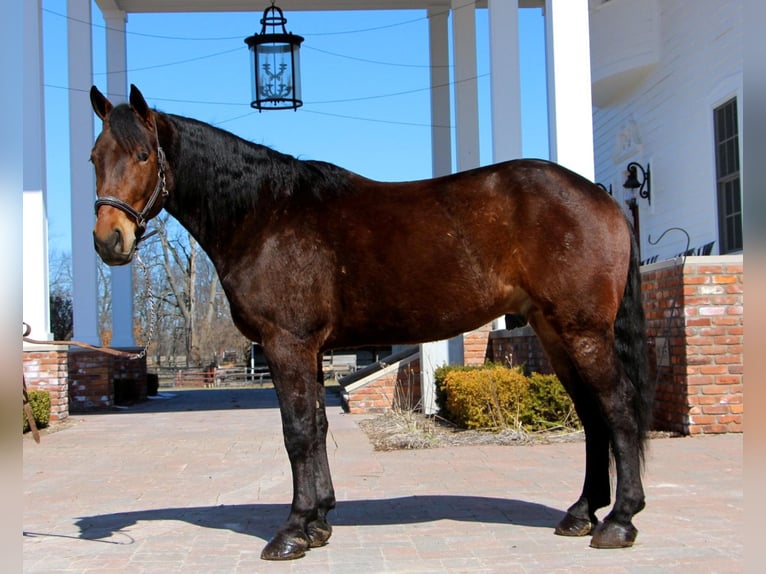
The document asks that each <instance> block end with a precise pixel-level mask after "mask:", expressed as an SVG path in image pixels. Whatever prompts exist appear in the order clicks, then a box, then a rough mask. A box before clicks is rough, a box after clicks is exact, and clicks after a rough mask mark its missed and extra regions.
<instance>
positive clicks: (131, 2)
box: [96, 0, 545, 13]
mask: <svg viewBox="0 0 766 574" xmlns="http://www.w3.org/2000/svg"><path fill="white" fill-rule="evenodd" d="M269 1H270V0H96V4H98V7H99V8H100V9H101V11H102V12H113V11H121V12H127V13H131V12H262V11H263V10H264V8H266V7H268V6H269ZM468 1H470V0H466V2H468ZM544 4H545V0H519V7H521V8H535V7H542V6H543V5H544ZM278 5H279V7H280V8H282V9H283V10H284V11H285V12H297V11H308V10H314V11H323V12H326V11H334V10H407V9H420V10H423V9H426V8H431V7H435V8H449V6H450V0H322V1H321V2H319V1H317V0H279V2H278ZM476 5H477V7H479V8H486V7H487V0H477V2H476Z"/></svg>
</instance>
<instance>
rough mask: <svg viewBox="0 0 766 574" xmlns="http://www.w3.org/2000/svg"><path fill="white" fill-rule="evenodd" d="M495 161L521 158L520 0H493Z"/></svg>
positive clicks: (491, 42) (491, 43)
mask: <svg viewBox="0 0 766 574" xmlns="http://www.w3.org/2000/svg"><path fill="white" fill-rule="evenodd" d="M489 66H490V71H491V77H490V93H491V102H492V104H491V109H492V161H493V162H495V163H498V162H501V161H507V160H510V159H516V158H519V157H521V154H522V152H521V64H520V56H519V7H518V0H489Z"/></svg>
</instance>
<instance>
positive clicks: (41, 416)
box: [21, 391, 51, 432]
mask: <svg viewBox="0 0 766 574" xmlns="http://www.w3.org/2000/svg"><path fill="white" fill-rule="evenodd" d="M27 397H29V406H30V407H32V416H33V417H34V419H35V424H36V425H37V428H39V429H41V428H45V427H47V426H48V422H49V421H50V416H51V396H50V395H49V394H48V392H47V391H28V392H27ZM21 415H22V419H23V421H24V426H23V432H29V430H30V429H29V422H28V421H27V415H26V413H24V411H23V409H22V412H21Z"/></svg>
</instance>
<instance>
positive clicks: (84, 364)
mask: <svg viewBox="0 0 766 574" xmlns="http://www.w3.org/2000/svg"><path fill="white" fill-rule="evenodd" d="M23 361H24V378H25V380H26V383H27V389H28V390H30V391H31V390H45V391H48V393H49V394H50V396H51V417H50V420H51V422H52V423H55V422H58V421H61V420H63V419H65V418H67V417H68V416H69V413H70V412H77V411H90V410H100V409H108V408H111V407H113V406H114V405H115V402H118V403H119V402H132V401H142V400H146V390H147V387H146V359H145V358H144V359H128V358H125V357H115V356H112V355H107V354H105V353H100V352H97V351H90V350H83V349H77V348H72V349H67V348H65V347H55V348H53V349H47V348H46V347H44V346H42V347H40V348H39V349H38V348H31V349H29V350H26V349H25V351H24V357H23Z"/></svg>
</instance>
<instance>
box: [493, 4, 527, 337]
mask: <svg viewBox="0 0 766 574" xmlns="http://www.w3.org/2000/svg"><path fill="white" fill-rule="evenodd" d="M518 4H519V3H518V0H489V4H488V8H489V67H490V71H491V76H490V99H491V109H492V161H493V162H494V163H499V162H501V161H508V160H511V159H516V158H519V157H521V156H522V151H521V62H520V56H519V6H518ZM492 328H493V329H505V316H503V317H498V318H497V319H495V320H494V321H493V322H492Z"/></svg>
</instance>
